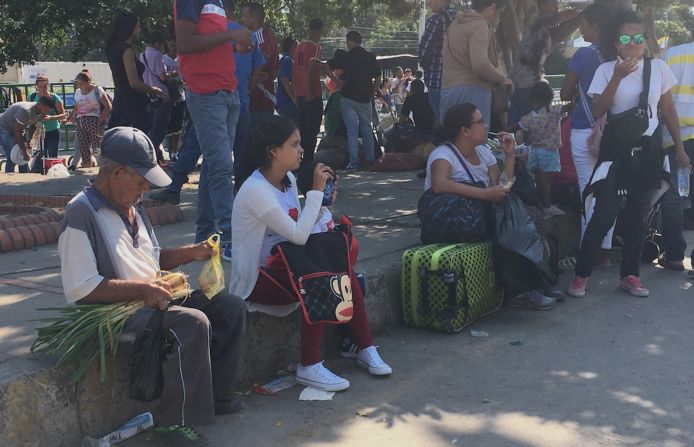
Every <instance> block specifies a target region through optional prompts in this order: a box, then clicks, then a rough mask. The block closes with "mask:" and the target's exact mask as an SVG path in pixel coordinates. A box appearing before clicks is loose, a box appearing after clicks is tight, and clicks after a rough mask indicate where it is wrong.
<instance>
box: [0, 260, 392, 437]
mask: <svg viewBox="0 0 694 447" xmlns="http://www.w3.org/2000/svg"><path fill="white" fill-rule="evenodd" d="M401 256H402V250H399V251H396V252H393V253H390V254H387V255H384V256H379V257H376V258H372V259H369V260H367V261H366V262H363V263H361V264H360V265H359V266H358V270H359V271H362V272H364V273H365V275H366V289H367V296H366V305H367V309H368V314H369V320H370V324H371V327H372V330H373V331H374V332H375V333H383V332H384V331H386V330H387V329H388V328H391V327H394V326H397V325H399V324H401V321H402V316H401V314H402V311H401V307H400V258H401ZM334 341H336V337H335V336H334V335H333V333H332V332H331V331H328V334H327V336H326V337H325V342H324V347H323V349H324V351H325V352H326V355H327V356H328V357H330V356H332V355H334V347H335V344H334V343H333V342H334ZM122 345H123V349H120V350H119V352H118V355H117V358H116V359H115V360H114V359H112V358H110V357H109V358H108V360H107V361H108V365H107V370H108V372H109V373H108V377H107V379H106V382H105V383H103V384H102V383H99V375H98V369H97V365H94V368H92V370H91V371H89V372H88V373H87V374H86V375H85V379H84V381H83V383H82V384H81V387H80V393H79V397H78V396H77V395H76V393H75V390H74V388H73V386H72V384H71V383H70V377H71V374H72V371H70V370H69V369H67V370H60V371H59V370H56V369H53V368H52V367H51V365H52V362H53V360H54V359H49V358H45V357H39V356H34V357H28V358H27V357H25V358H17V359H12V360H10V361H9V362H7V363H6V364H5V365H4V366H3V369H4V371H3V373H2V374H0V439H2V440H3V446H7V447H14V446H17V447H19V446H21V447H34V446H43V445H61V446H62V445H70V446H72V445H79V442H80V440H81V438H82V436H84V434H90V435H91V436H97V435H101V436H103V435H104V434H106V433H108V432H109V431H111V430H113V429H115V428H116V427H117V426H119V425H120V424H122V423H124V422H126V421H127V420H128V419H130V417H132V416H134V415H135V414H138V413H140V412H142V411H145V410H146V409H154V408H156V405H157V402H151V403H149V404H147V403H142V402H137V401H134V400H131V399H130V398H128V391H127V380H128V356H129V352H128V350H129V349H131V347H132V344H130V343H124V344H122ZM298 359H299V316H298V315H297V313H294V314H292V315H291V316H289V317H286V318H276V317H271V316H268V315H264V314H259V313H252V314H249V318H248V328H247V336H246V340H245V349H244V354H243V358H242V361H241V365H240V368H239V378H238V385H239V386H240V387H242V389H248V387H249V386H250V385H252V384H253V383H255V382H263V381H264V380H265V379H268V378H270V377H272V376H273V375H274V374H275V373H276V371H277V370H278V369H286V367H287V366H288V365H290V364H295V363H297V361H298Z"/></svg>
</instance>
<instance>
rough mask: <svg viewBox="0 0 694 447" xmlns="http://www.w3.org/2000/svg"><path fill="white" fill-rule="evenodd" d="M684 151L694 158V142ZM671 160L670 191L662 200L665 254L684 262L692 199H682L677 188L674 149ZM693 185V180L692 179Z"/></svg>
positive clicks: (690, 141) (670, 154) (691, 141)
mask: <svg viewBox="0 0 694 447" xmlns="http://www.w3.org/2000/svg"><path fill="white" fill-rule="evenodd" d="M684 149H685V151H686V152H687V155H688V156H689V157H690V159H691V157H693V156H694V140H689V141H685V144H684ZM668 157H669V158H670V171H671V174H670V189H668V190H667V191H666V192H665V194H663V197H662V198H661V199H660V218H661V221H662V225H663V228H662V231H663V247H662V248H663V252H664V253H665V258H666V259H667V260H668V261H682V260H683V259H684V252H685V250H686V249H687V241H686V240H685V239H684V234H683V231H684V221H683V220H684V208H685V204H686V202H687V201H688V200H691V197H690V198H686V197H680V194H679V191H678V188H677V161H676V159H675V151H674V148H670V149H669V150H668ZM690 183H691V179H690Z"/></svg>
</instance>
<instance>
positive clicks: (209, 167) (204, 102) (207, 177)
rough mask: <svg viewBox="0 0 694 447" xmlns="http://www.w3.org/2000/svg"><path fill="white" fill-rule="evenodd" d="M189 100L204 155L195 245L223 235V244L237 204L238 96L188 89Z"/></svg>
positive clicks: (226, 241)
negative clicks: (234, 177) (234, 176)
mask: <svg viewBox="0 0 694 447" xmlns="http://www.w3.org/2000/svg"><path fill="white" fill-rule="evenodd" d="M186 100H187V102H188V111H189V112H190V116H191V118H192V120H193V125H194V126H195V132H196V133H197V136H198V143H199V144H200V150H201V152H202V156H203V161H202V168H201V170H200V184H199V186H198V206H197V219H196V221H195V242H202V241H204V240H206V239H207V238H208V237H209V236H210V235H211V234H213V233H215V232H220V233H221V236H222V242H223V243H229V242H231V210H232V207H233V205H234V185H233V183H232V181H231V176H232V174H233V172H234V164H233V161H232V156H231V151H232V148H233V146H234V137H235V136H236V124H237V123H238V120H239V111H240V110H241V101H239V94H238V92H236V91H233V92H229V91H226V90H218V91H216V92H214V93H210V94H206V95H201V94H197V93H194V92H192V91H190V90H188V92H187V95H186Z"/></svg>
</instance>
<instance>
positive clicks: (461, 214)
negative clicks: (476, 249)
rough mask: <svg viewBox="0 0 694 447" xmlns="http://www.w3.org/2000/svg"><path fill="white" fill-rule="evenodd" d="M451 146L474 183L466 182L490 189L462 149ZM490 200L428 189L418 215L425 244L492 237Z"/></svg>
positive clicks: (483, 239)
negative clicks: (481, 180)
mask: <svg viewBox="0 0 694 447" xmlns="http://www.w3.org/2000/svg"><path fill="white" fill-rule="evenodd" d="M447 146H448V148H449V149H450V150H451V151H453V153H454V154H455V155H456V156H457V157H458V161H460V164H462V165H463V168H465V172H467V175H468V177H469V178H470V179H471V180H472V181H471V182H462V183H464V184H466V185H470V186H474V187H477V188H486V187H487V185H485V184H484V183H483V182H479V181H476V180H475V178H474V177H473V176H472V172H470V169H469V168H468V166H467V163H466V162H465V160H464V159H463V157H462V156H461V155H460V153H459V152H458V150H457V149H456V148H455V147H452V145H450V144H448V145H447ZM490 213H491V206H490V204H489V203H487V202H485V201H483V200H478V199H471V198H468V197H463V196H460V195H458V194H451V193H447V194H435V193H434V192H433V191H432V190H431V189H429V190H428V191H426V192H425V193H424V195H422V197H421V198H420V199H419V202H418V203H417V217H418V218H419V221H420V224H421V239H422V243H423V244H435V243H460V242H481V241H487V240H489V238H490V222H491V218H490Z"/></svg>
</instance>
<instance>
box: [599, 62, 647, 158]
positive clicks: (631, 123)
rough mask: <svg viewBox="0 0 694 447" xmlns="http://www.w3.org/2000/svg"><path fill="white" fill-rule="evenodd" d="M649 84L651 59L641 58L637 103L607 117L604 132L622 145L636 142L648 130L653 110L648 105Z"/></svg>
mask: <svg viewBox="0 0 694 447" xmlns="http://www.w3.org/2000/svg"><path fill="white" fill-rule="evenodd" d="M650 86H651V59H650V58H646V57H644V59H643V90H642V91H641V95H640V96H639V105H637V106H636V107H633V108H631V109H629V110H626V111H624V112H621V113H617V114H615V115H609V116H608V117H607V127H606V128H605V132H610V134H611V136H612V137H614V139H615V140H616V141H617V142H618V143H619V144H622V145H629V144H632V143H634V142H636V141H637V140H638V139H639V138H641V136H642V135H643V134H644V132H646V130H648V126H649V120H650V118H651V117H652V116H653V111H652V110H651V107H650V106H649V105H648V93H649V89H650Z"/></svg>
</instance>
